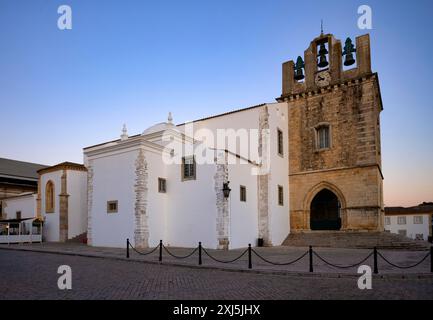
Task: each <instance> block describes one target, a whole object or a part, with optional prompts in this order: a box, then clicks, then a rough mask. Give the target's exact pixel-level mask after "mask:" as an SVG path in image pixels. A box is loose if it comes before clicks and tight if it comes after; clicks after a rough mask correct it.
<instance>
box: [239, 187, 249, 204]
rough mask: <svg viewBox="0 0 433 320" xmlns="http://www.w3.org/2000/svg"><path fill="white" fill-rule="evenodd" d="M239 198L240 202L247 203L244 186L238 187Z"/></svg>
mask: <svg viewBox="0 0 433 320" xmlns="http://www.w3.org/2000/svg"><path fill="white" fill-rule="evenodd" d="M240 196H241V202H246V201H247V188H246V187H244V186H241V187H240Z"/></svg>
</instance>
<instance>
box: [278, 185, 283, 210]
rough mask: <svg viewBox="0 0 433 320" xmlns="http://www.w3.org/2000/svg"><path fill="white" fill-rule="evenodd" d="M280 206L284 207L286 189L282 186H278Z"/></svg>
mask: <svg viewBox="0 0 433 320" xmlns="http://www.w3.org/2000/svg"><path fill="white" fill-rule="evenodd" d="M278 205H280V206H283V205H284V189H283V187H282V186H278Z"/></svg>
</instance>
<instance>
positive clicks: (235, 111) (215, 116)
mask: <svg viewBox="0 0 433 320" xmlns="http://www.w3.org/2000/svg"><path fill="white" fill-rule="evenodd" d="M264 105H266V103H262V104H258V105H255V106H252V107H247V108H243V109H237V110H232V111H228V112H225V113H220V114H216V115H213V116H209V117H206V118H201V119H198V120H193V121H191V122H199V121H205V120H209V119H213V118H218V117H222V116H227V115H229V114H232V113H237V112H241V111H247V110H251V109H255V108H259V107H263V106H264ZM183 125H185V123H181V124H178V125H177V126H178V127H179V126H183Z"/></svg>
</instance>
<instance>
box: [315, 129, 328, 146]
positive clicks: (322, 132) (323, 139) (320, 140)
mask: <svg viewBox="0 0 433 320" xmlns="http://www.w3.org/2000/svg"><path fill="white" fill-rule="evenodd" d="M316 139H317V149H319V150H320V149H328V148H330V146H331V143H330V137H329V126H327V125H322V126H320V127H318V128H316Z"/></svg>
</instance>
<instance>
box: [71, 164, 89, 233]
mask: <svg viewBox="0 0 433 320" xmlns="http://www.w3.org/2000/svg"><path fill="white" fill-rule="evenodd" d="M67 192H68V194H69V198H68V238H69V239H72V238H74V237H75V236H78V235H80V234H82V233H84V232H86V231H87V172H85V171H77V170H67Z"/></svg>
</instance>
